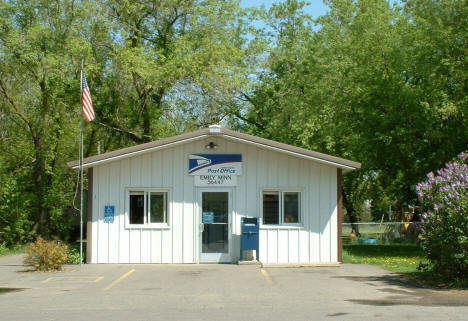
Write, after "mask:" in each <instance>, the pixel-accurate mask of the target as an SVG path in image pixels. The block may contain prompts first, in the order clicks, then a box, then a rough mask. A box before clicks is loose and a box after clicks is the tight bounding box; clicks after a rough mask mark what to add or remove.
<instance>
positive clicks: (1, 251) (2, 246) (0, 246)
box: [0, 243, 8, 256]
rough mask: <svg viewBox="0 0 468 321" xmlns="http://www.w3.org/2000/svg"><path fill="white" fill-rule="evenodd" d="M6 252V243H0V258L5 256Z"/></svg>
mask: <svg viewBox="0 0 468 321" xmlns="http://www.w3.org/2000/svg"><path fill="white" fill-rule="evenodd" d="M7 252H8V248H7V247H6V243H0V256H1V255H5V254H6V253H7Z"/></svg>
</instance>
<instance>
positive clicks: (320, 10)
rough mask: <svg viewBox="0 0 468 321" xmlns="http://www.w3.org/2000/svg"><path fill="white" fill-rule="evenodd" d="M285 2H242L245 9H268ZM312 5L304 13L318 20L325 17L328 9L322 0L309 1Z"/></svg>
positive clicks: (278, 0) (251, 0) (266, 0)
mask: <svg viewBox="0 0 468 321" xmlns="http://www.w3.org/2000/svg"><path fill="white" fill-rule="evenodd" d="M283 1H284V0H241V6H243V7H259V6H260V5H262V4H263V5H265V7H266V8H267V9H268V8H269V7H270V6H271V4H272V3H275V2H283ZM306 2H309V3H310V4H309V5H307V6H306V7H305V10H304V12H305V13H308V14H309V15H310V16H311V17H312V18H314V19H315V18H317V17H319V16H321V15H324V14H325V13H327V11H328V7H327V6H326V5H324V4H323V2H322V0H307V1H306Z"/></svg>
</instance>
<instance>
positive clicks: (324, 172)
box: [69, 125, 360, 264]
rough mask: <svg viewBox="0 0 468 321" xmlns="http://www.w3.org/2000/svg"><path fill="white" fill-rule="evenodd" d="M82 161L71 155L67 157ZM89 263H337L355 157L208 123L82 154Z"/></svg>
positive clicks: (74, 165) (74, 163)
mask: <svg viewBox="0 0 468 321" xmlns="http://www.w3.org/2000/svg"><path fill="white" fill-rule="evenodd" d="M69 166H70V167H72V168H78V166H79V164H78V162H77V161H75V162H71V163H69ZM83 167H84V169H86V170H87V176H88V215H87V216H88V217H87V226H86V229H87V253H86V254H87V262H89V263H208V262H211V263H212V262H219V263H226V262H237V261H238V260H239V259H240V253H241V243H242V242H241V239H242V225H241V222H243V221H244V220H242V218H244V217H248V218H258V221H257V222H258V230H259V232H258V260H259V261H261V262H263V263H266V264H276V263H281V264H283V263H285V264H288V263H289V264H316V263H336V262H339V261H341V241H340V240H341V238H340V234H341V232H340V231H341V219H342V209H341V208H342V204H341V203H342V201H341V179H342V174H343V173H345V172H348V171H351V170H354V169H357V168H359V167H360V164H359V163H357V162H354V161H350V160H346V159H342V158H339V157H335V156H330V155H326V154H322V153H318V152H314V151H311V150H307V149H303V148H299V147H295V146H291V145H287V144H283V143H279V142H275V141H271V140H267V139H264V138H260V137H256V136H252V135H247V134H243V133H239V132H236V131H232V130H228V129H225V128H222V127H220V126H217V125H214V126H211V127H209V128H206V129H201V130H198V131H195V132H191V133H187V134H183V135H179V136H175V137H171V138H166V139H161V140H158V141H154V142H150V143H146V144H142V145H138V146H133V147H128V148H123V149H120V150H116V151H112V152H108V153H105V154H100V155H96V156H92V157H88V158H85V159H84V161H83Z"/></svg>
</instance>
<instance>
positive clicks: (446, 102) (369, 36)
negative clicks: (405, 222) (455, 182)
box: [240, 0, 468, 218]
mask: <svg viewBox="0 0 468 321" xmlns="http://www.w3.org/2000/svg"><path fill="white" fill-rule="evenodd" d="M327 4H328V5H329V7H330V11H329V13H328V14H326V15H324V16H322V17H320V18H319V19H318V20H317V21H316V22H317V23H318V28H316V30H314V29H312V28H311V26H310V25H307V24H305V23H304V21H307V17H303V16H304V14H303V12H302V11H301V6H300V4H299V3H298V2H297V1H287V2H286V3H284V4H283V5H282V6H284V7H286V8H287V9H283V10H278V7H273V8H272V10H273V12H275V13H280V14H279V15H276V16H275V14H270V15H271V16H272V17H276V18H275V19H273V20H272V23H273V25H274V26H277V27H276V28H277V29H278V30H279V32H280V35H279V36H278V39H279V41H278V44H277V46H275V47H272V48H271V52H270V53H269V63H270V65H269V67H270V68H268V69H266V71H264V72H262V73H261V74H260V76H259V77H258V78H259V79H260V82H259V84H258V86H257V87H256V88H255V90H254V91H253V92H252V93H251V95H250V96H249V99H248V102H249V104H247V105H246V107H245V109H244V110H245V111H244V118H246V119H248V120H249V121H241V125H240V127H243V128H245V129H246V130H248V131H250V132H253V133H256V134H260V135H262V136H265V137H270V138H273V139H277V140H280V141H283V142H286V143H291V144H295V145H299V146H303V147H306V148H311V149H315V150H318V151H322V152H325V153H330V154H335V155H339V156H343V157H347V158H351V159H356V160H358V161H360V162H362V164H363V166H362V169H361V170H359V171H356V172H354V173H351V174H348V175H346V176H345V182H344V185H343V186H344V190H345V193H346V202H345V206H346V209H347V212H348V214H351V215H352V216H356V218H357V217H358V213H355V212H356V209H358V208H360V205H361V204H362V201H363V200H364V199H366V198H371V199H372V200H373V201H374V202H375V203H380V204H382V206H386V205H393V206H392V207H393V208H395V209H397V210H399V211H400V213H401V212H403V204H404V203H408V204H412V203H413V204H414V203H415V201H416V195H415V193H414V186H415V184H416V183H417V182H418V181H419V180H420V179H421V177H424V175H425V173H426V172H428V171H430V170H431V169H434V168H438V167H440V165H441V164H443V162H445V161H447V160H448V159H450V158H451V157H452V156H453V155H455V154H456V153H458V152H459V151H460V150H463V148H464V147H465V146H466V144H467V142H468V131H467V129H468V124H467V122H468V118H467V117H466V113H467V106H468V104H467V96H466V83H467V82H466V79H467V77H466V76H467V72H466V71H467V68H466V67H467V65H466V57H465V55H464V54H463V52H464V48H466V25H467V23H466V22H467V21H466V17H467V15H466V10H467V9H466V6H464V5H463V1H442V2H440V1H423V0H421V1H408V2H406V3H404V5H403V6H402V7H400V6H393V7H392V6H391V5H390V4H389V3H388V2H387V1H384V0H380V1H375V0H372V1H371V0H360V1H352V0H335V1H327ZM429 9H430V10H429ZM288 21H302V23H291V24H288V23H287V22H288ZM288 28H290V29H291V28H292V29H293V30H294V31H295V32H291V31H290V30H288ZM426 44H428V45H427V46H426ZM454 135H455V136H456V137H457V138H456V139H454V137H455V136H454ZM373 191H374V192H373ZM375 191H380V192H379V193H377V192H375ZM355 214H356V215H355Z"/></svg>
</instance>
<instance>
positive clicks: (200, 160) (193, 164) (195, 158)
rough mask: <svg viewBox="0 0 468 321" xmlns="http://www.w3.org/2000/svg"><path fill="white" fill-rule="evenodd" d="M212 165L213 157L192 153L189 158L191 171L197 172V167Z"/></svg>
mask: <svg viewBox="0 0 468 321" xmlns="http://www.w3.org/2000/svg"><path fill="white" fill-rule="evenodd" d="M209 165H211V159H209V158H206V157H203V156H201V155H190V158H189V168H190V170H189V173H193V172H195V171H196V170H197V169H200V168H202V167H206V166H209Z"/></svg>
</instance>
